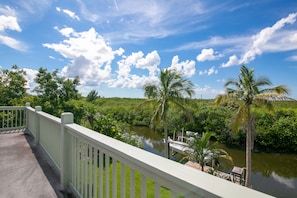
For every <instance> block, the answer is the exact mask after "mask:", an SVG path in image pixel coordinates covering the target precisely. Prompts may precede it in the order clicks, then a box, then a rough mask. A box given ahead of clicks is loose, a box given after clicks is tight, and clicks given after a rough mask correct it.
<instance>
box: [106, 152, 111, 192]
mask: <svg viewBox="0 0 297 198" xmlns="http://www.w3.org/2000/svg"><path fill="white" fill-rule="evenodd" d="M109 160H110V157H109V155H107V154H106V153H105V195H106V196H105V197H109V190H110V187H109V186H110V185H109V176H110V173H109V166H110V164H109Z"/></svg>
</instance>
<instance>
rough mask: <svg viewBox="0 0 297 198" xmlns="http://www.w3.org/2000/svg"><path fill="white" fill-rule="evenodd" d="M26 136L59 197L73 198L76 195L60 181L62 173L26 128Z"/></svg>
mask: <svg viewBox="0 0 297 198" xmlns="http://www.w3.org/2000/svg"><path fill="white" fill-rule="evenodd" d="M24 136H25V138H26V140H27V142H28V144H29V145H30V148H31V150H32V153H33V154H34V156H35V158H36V160H37V162H38V164H39V165H40V167H41V169H42V171H43V173H44V175H45V176H46V178H47V180H48V181H49V183H50V185H51V186H52V188H53V189H54V191H55V193H56V195H57V197H58V198H72V197H74V196H73V195H72V194H71V193H70V192H69V191H67V190H66V191H65V190H64V189H63V187H62V185H61V183H60V175H59V173H58V172H57V170H56V169H55V167H54V166H53V165H52V163H51V162H50V160H49V159H48V158H47V157H46V154H45V153H44V152H43V151H42V149H41V148H40V146H39V145H35V142H34V137H33V136H32V134H31V132H30V131H29V130H28V129H26V130H25V131H24Z"/></svg>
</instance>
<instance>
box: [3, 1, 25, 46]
mask: <svg viewBox="0 0 297 198" xmlns="http://www.w3.org/2000/svg"><path fill="white" fill-rule="evenodd" d="M6 30H12V31H17V32H21V31H22V29H21V27H20V25H19V23H18V19H17V17H16V13H15V10H13V9H11V8H10V7H9V6H5V7H3V8H1V7H0V44H4V45H7V46H8V47H10V48H13V49H15V50H19V51H26V50H27V46H26V44H25V43H23V42H21V41H19V40H17V39H15V38H12V37H10V36H9V35H7V33H6Z"/></svg>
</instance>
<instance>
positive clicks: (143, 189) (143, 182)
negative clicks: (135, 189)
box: [141, 174, 146, 198]
mask: <svg viewBox="0 0 297 198" xmlns="http://www.w3.org/2000/svg"><path fill="white" fill-rule="evenodd" d="M141 197H142V198H146V176H145V175H143V174H141Z"/></svg>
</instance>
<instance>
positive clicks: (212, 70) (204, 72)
mask: <svg viewBox="0 0 297 198" xmlns="http://www.w3.org/2000/svg"><path fill="white" fill-rule="evenodd" d="M217 73H218V70H217V69H215V67H214V66H213V67H211V68H209V69H208V70H207V69H206V70H204V71H199V75H200V76H201V75H206V74H207V75H208V76H210V75H213V74H217Z"/></svg>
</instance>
